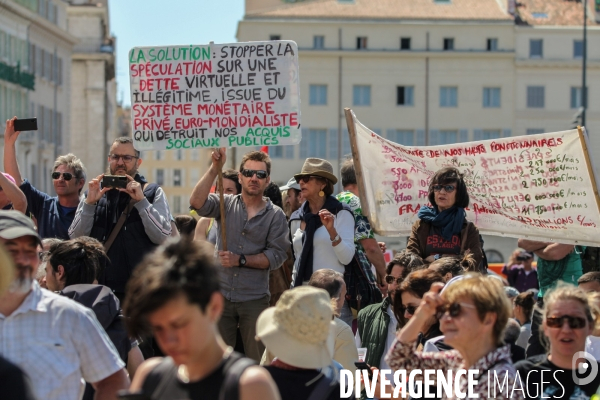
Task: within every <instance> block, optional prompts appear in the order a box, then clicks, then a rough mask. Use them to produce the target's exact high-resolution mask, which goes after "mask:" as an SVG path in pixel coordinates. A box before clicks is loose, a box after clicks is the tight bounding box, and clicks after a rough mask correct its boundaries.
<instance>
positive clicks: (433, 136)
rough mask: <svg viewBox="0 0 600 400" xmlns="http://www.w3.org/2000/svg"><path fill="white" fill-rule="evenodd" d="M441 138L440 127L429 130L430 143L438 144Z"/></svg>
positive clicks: (431, 144) (432, 144)
mask: <svg viewBox="0 0 600 400" xmlns="http://www.w3.org/2000/svg"><path fill="white" fill-rule="evenodd" d="M439 140H440V131H439V130H438V129H431V130H430V131H429V145H430V146H437V144H438V143H439Z"/></svg>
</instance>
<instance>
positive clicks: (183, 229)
mask: <svg viewBox="0 0 600 400" xmlns="http://www.w3.org/2000/svg"><path fill="white" fill-rule="evenodd" d="M197 224H198V221H196V218H194V217H192V216H191V215H185V214H184V215H178V216H176V217H175V225H177V230H178V231H179V233H180V234H182V235H193V234H194V231H195V230H196V225H197Z"/></svg>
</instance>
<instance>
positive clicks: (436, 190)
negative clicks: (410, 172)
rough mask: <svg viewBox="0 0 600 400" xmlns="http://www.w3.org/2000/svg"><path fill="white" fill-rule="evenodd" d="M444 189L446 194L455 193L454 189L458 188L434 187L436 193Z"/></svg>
mask: <svg viewBox="0 0 600 400" xmlns="http://www.w3.org/2000/svg"><path fill="white" fill-rule="evenodd" d="M442 189H444V190H445V191H446V193H452V192H454V189H456V186H454V185H433V191H434V192H441V191H442Z"/></svg>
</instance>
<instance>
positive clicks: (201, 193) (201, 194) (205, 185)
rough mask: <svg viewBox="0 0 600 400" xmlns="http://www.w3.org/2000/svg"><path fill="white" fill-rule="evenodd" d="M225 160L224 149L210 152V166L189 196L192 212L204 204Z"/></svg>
mask: <svg viewBox="0 0 600 400" xmlns="http://www.w3.org/2000/svg"><path fill="white" fill-rule="evenodd" d="M226 158H227V156H226V154H225V148H220V149H219V150H218V151H213V152H212V164H211V166H210V168H209V169H208V171H206V173H205V174H204V176H203V177H202V178H200V180H199V181H198V183H197V184H196V186H195V187H194V190H193V191H192V195H191V196H190V207H192V208H193V209H194V210H198V209H200V208H202V206H203V205H204V202H206V199H207V198H208V194H209V193H210V188H211V187H212V184H213V182H214V181H215V178H216V177H217V175H218V173H219V169H221V165H225V160H226Z"/></svg>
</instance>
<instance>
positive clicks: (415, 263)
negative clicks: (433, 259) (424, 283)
mask: <svg viewBox="0 0 600 400" xmlns="http://www.w3.org/2000/svg"><path fill="white" fill-rule="evenodd" d="M394 265H400V266H401V267H404V271H403V272H402V276H404V277H406V275H408V274H409V273H410V272H412V271H416V270H418V269H421V268H423V266H424V263H423V259H422V258H421V257H420V256H419V255H417V254H415V253H411V252H410V251H408V250H402V251H401V252H399V253H397V254H396V255H395V256H394V258H393V259H392V261H390V262H389V263H388V265H387V267H386V268H385V273H386V274H388V275H389V274H391V273H392V269H393V268H394Z"/></svg>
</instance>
